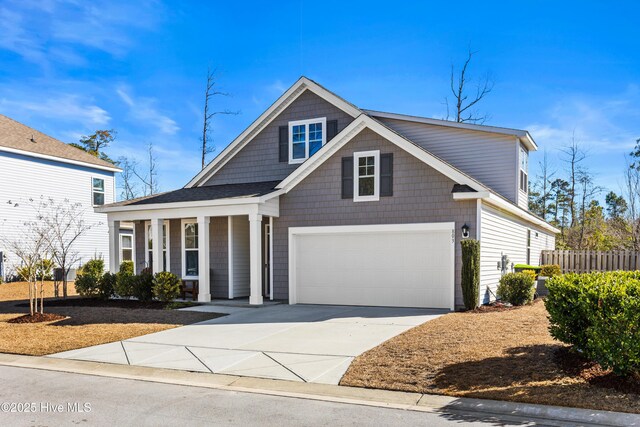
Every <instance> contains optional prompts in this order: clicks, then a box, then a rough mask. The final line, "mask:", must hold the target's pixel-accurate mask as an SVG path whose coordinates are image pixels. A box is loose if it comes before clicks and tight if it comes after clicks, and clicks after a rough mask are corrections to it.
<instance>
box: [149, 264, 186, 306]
mask: <svg viewBox="0 0 640 427" xmlns="http://www.w3.org/2000/svg"><path fill="white" fill-rule="evenodd" d="M153 295H154V296H155V297H156V298H157V299H159V300H160V301H162V302H171V301H173V300H174V299H176V298H178V295H180V280H179V279H178V276H176V275H175V274H173V273H169V272H168V271H162V272H160V273H156V274H155V276H153Z"/></svg>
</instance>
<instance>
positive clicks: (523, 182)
mask: <svg viewBox="0 0 640 427" xmlns="http://www.w3.org/2000/svg"><path fill="white" fill-rule="evenodd" d="M520 191H522V192H524V193H527V192H528V191H529V153H528V152H527V150H525V149H524V148H523V147H522V146H521V147H520Z"/></svg>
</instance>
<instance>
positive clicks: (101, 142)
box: [69, 129, 116, 164]
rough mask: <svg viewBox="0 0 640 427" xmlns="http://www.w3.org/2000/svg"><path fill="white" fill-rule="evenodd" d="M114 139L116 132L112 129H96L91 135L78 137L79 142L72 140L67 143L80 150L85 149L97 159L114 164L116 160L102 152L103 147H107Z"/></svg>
mask: <svg viewBox="0 0 640 427" xmlns="http://www.w3.org/2000/svg"><path fill="white" fill-rule="evenodd" d="M115 139H116V132H115V131H114V130H113V129H111V130H97V131H95V133H93V134H92V135H89V136H83V137H82V138H80V141H79V142H80V143H79V144H77V143H75V142H72V143H70V144H69V145H71V146H73V147H76V148H79V149H80V150H82V151H86V152H87V153H89V154H91V155H92V156H95V157H97V158H99V159H102V160H104V161H107V162H109V163H114V164H115V163H116V162H114V161H113V160H111V158H109V156H107V154H106V153H105V152H104V149H105V148H107V147H108V146H109V144H111V143H112V142H113V141H114V140H115Z"/></svg>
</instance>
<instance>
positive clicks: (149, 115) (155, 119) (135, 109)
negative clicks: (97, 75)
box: [116, 86, 180, 135]
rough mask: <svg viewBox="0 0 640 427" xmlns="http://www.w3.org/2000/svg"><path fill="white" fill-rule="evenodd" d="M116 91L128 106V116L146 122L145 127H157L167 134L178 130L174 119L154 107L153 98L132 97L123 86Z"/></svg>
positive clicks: (154, 101)
mask: <svg viewBox="0 0 640 427" xmlns="http://www.w3.org/2000/svg"><path fill="white" fill-rule="evenodd" d="M116 93H117V94H118V96H119V97H120V99H121V100H122V101H123V102H124V103H125V104H126V105H127V106H128V107H129V111H130V116H131V117H132V118H134V119H136V120H138V121H140V122H144V123H146V125H147V127H152V128H157V129H159V130H160V132H162V133H164V134H167V135H173V134H175V133H176V132H178V131H179V130H180V127H179V126H178V123H176V121H175V120H173V119H172V118H170V117H168V116H165V115H164V114H162V113H160V112H159V111H158V110H157V109H156V107H155V104H156V103H157V101H156V100H155V99H154V98H134V97H133V96H132V95H131V94H130V92H129V89H128V88H126V87H124V86H121V87H119V88H117V89H116Z"/></svg>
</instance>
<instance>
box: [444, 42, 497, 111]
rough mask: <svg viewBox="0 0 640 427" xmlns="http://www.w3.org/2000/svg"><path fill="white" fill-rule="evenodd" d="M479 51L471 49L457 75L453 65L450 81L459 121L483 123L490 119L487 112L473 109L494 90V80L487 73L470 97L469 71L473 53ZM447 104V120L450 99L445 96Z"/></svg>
mask: <svg viewBox="0 0 640 427" xmlns="http://www.w3.org/2000/svg"><path fill="white" fill-rule="evenodd" d="M476 53H477V52H473V51H471V50H469V53H468V55H467V59H466V60H465V61H464V64H463V65H462V69H461V70H460V73H459V74H458V75H457V76H456V72H455V67H454V66H453V65H452V66H451V75H450V81H449V89H450V90H451V94H452V95H453V98H454V100H455V110H454V113H455V121H456V122H458V123H466V122H469V123H479V124H482V123H484V122H485V121H487V120H488V118H489V116H488V115H487V114H479V113H478V112H477V111H474V110H472V108H474V107H475V106H476V104H478V103H479V102H480V101H482V100H483V99H484V98H485V97H486V96H487V95H488V94H489V93H491V91H492V90H493V81H492V80H491V79H490V77H489V75H488V74H487V75H485V76H484V77H483V78H482V79H481V80H480V81H479V82H478V84H477V85H476V88H475V93H474V94H473V97H472V98H469V96H470V95H469V91H468V79H467V71H468V69H469V64H470V63H471V59H472V58H473V55H475V54H476ZM445 101H446V105H447V120H448V119H449V117H450V116H449V100H448V99H447V98H445Z"/></svg>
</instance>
